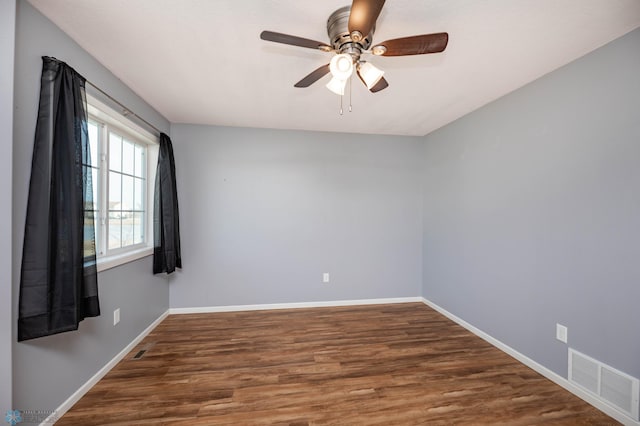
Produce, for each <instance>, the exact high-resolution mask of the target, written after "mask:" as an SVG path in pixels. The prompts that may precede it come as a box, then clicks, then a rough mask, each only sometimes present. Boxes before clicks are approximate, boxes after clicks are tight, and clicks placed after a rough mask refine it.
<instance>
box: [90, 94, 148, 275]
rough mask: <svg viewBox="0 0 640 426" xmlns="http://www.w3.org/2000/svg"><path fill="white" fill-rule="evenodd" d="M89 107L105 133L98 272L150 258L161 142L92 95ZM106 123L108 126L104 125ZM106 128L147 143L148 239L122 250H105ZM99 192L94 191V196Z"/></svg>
mask: <svg viewBox="0 0 640 426" xmlns="http://www.w3.org/2000/svg"><path fill="white" fill-rule="evenodd" d="M87 107H88V108H87V109H88V111H87V112H88V115H89V121H94V122H96V123H98V124H99V126H98V131H100V132H102V136H101V140H102V142H103V143H102V146H101V148H100V151H101V152H100V153H99V155H98V156H97V157H98V161H100V165H99V167H100V177H99V185H100V194H99V196H100V198H101V199H100V200H99V203H98V207H99V209H100V217H96V218H95V220H94V223H95V226H96V229H95V232H96V235H98V234H99V235H100V237H101V238H100V245H99V246H96V259H97V268H98V272H101V271H104V270H107V269H111V268H114V267H116V266H120V265H123V264H125V263H129V262H132V261H134V260H137V259H141V258H143V257H147V256H150V255H152V254H153V198H154V189H155V176H156V166H157V163H158V149H159V142H158V137H157V136H155V135H153V134H152V133H150V132H149V131H147V130H145V129H144V128H142V127H141V126H139V125H137V124H136V123H134V122H132V121H131V120H129V119H127V118H126V117H125V116H123V115H122V114H120V113H118V112H117V111H115V110H114V109H113V108H111V107H109V106H107V105H106V104H105V103H103V102H101V101H99V100H98V99H96V98H94V97H93V96H91V95H89V94H87ZM105 124H106V126H105ZM107 127H109V128H112V129H113V130H115V131H116V133H118V135H120V136H123V137H127V138H130V139H131V140H132V141H135V142H136V143H143V144H145V145H146V147H147V149H146V154H147V155H146V164H145V167H146V177H145V179H146V188H145V193H146V197H145V198H146V206H145V208H146V212H145V213H146V214H145V218H144V221H145V241H144V243H141V244H136V245H133V246H128V247H123V248H119V249H112V250H109V253H107V251H106V247H107V245H108V240H107V239H108V235H107V232H106V229H107V225H106V221H107V218H108V186H107V179H104V178H103V176H108V173H109V170H106V167H107V162H106V158H107V157H106V155H107V154H108V151H107V150H108V148H107V147H106V145H107V143H108V134H107V131H108V129H107ZM95 196H96V194H94V197H95Z"/></svg>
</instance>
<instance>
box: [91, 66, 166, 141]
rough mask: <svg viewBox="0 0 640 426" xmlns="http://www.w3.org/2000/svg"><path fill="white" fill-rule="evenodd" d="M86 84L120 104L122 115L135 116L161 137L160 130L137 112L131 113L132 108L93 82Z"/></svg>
mask: <svg viewBox="0 0 640 426" xmlns="http://www.w3.org/2000/svg"><path fill="white" fill-rule="evenodd" d="M85 83H87V84H89V85H90V86H91V87H93V88H94V89H96V90H97V91H98V92H100V93H102V94H103V95H104V96H106V97H107V98H109V99H110V100H111V101H113V102H115V103H116V104H118V105H119V106H120V107H121V108H122V109H123V111H122V115H124V116H125V117H126V116H129V115H133V116H134V117H135V118H137V119H138V120H140V121H141V122H143V123H144V124H146V125H147V126H148V127H149V128H151V129H153V130H155V132H156V133H157V134H158V136H160V134H161V133H163V132H161V131H160V130H158V128H157V127H156V126H154V125H153V124H151V123H149V122H148V121H147V120H145V119H144V118H142V117H140V116H139V115H138V114H136V113H135V112H133V111H131V109H130V108H127V107H126V106H125V105H123V104H122V103H121V102H120V101H118V100H117V99H115V98H114V97H113V96H111V95H110V94H108V93H107V92H105V91H104V90H102V89H101V88H99V87H98V86H96V85H95V84H93V83H92V82H90V81H89V80H86V79H85Z"/></svg>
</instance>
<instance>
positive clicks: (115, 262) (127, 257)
mask: <svg viewBox="0 0 640 426" xmlns="http://www.w3.org/2000/svg"><path fill="white" fill-rule="evenodd" d="M152 254H153V247H143V248H141V249H138V250H134V251H129V252H127V253H123V254H118V255H115V256H109V257H103V258H101V259H98V262H97V266H98V272H102V271H106V270H107V269H111V268H115V267H117V266H120V265H124V264H125V263H129V262H133V261H134V260H138V259H142V258H143V257H147V256H151V255H152Z"/></svg>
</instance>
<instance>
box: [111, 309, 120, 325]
mask: <svg viewBox="0 0 640 426" xmlns="http://www.w3.org/2000/svg"><path fill="white" fill-rule="evenodd" d="M119 322H120V308H118V309H116V310H115V311H113V325H116V324H118V323H119Z"/></svg>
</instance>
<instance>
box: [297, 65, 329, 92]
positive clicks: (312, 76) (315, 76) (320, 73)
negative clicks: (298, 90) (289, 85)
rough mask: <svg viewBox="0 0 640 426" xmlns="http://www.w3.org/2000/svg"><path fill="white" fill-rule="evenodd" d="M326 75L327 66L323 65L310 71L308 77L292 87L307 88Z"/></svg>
mask: <svg viewBox="0 0 640 426" xmlns="http://www.w3.org/2000/svg"><path fill="white" fill-rule="evenodd" d="M327 74H329V64H327V65H323V66H321V67H320V68H318V69H317V70H315V71H312V72H311V73H309V75H307V76H306V77H304V78H303V79H302V80H300V81H299V82H297V83H296V84H294V87H309V86H311V85H312V84H313V83H315V82H316V81H318V80H320V79H321V78H322V77H324V76H325V75H327Z"/></svg>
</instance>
